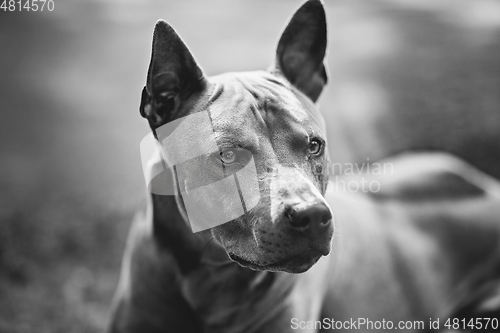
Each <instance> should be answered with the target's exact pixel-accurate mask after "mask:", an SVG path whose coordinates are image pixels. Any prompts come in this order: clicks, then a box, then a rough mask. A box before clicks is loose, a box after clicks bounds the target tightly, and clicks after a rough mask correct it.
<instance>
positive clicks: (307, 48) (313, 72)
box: [274, 0, 328, 102]
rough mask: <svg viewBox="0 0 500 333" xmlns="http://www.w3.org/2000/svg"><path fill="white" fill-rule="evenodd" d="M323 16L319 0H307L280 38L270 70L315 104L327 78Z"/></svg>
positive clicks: (324, 17)
mask: <svg viewBox="0 0 500 333" xmlns="http://www.w3.org/2000/svg"><path fill="white" fill-rule="evenodd" d="M326 34H327V33H326V15H325V10H324V8H323V4H322V2H321V1H320V0H309V1H307V2H306V3H305V4H304V5H302V7H300V8H299V9H298V10H297V12H296V13H295V14H294V15H293V17H292V19H291V20H290V22H289V23H288V25H287V27H286V28H285V31H284V32H283V34H282V35H281V38H280V40H279V42H278V49H277V51H276V63H275V68H274V70H276V71H278V72H279V73H281V74H282V75H284V76H285V77H286V78H287V80H288V81H290V83H292V84H293V85H294V86H295V87H297V88H298V89H299V90H300V91H302V92H303V93H304V94H305V95H307V96H308V97H309V98H310V99H311V100H312V101H314V102H316V100H317V99H318V97H319V95H320V94H321V91H322V90H323V87H324V86H325V84H326V82H327V80H328V78H327V73H326V69H325V65H324V64H323V59H324V57H325V51H326V38H327V37H326Z"/></svg>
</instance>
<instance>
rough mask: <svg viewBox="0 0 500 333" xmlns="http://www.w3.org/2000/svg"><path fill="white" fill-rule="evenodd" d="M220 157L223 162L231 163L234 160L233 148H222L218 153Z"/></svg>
mask: <svg viewBox="0 0 500 333" xmlns="http://www.w3.org/2000/svg"><path fill="white" fill-rule="evenodd" d="M220 159H221V161H222V163H224V164H233V163H234V162H235V161H236V153H235V152H234V150H224V151H222V152H221V153H220Z"/></svg>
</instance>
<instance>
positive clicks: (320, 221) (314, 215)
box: [287, 203, 332, 231]
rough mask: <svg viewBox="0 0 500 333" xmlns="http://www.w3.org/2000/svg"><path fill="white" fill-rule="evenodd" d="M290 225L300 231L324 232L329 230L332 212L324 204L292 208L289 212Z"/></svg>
mask: <svg viewBox="0 0 500 333" xmlns="http://www.w3.org/2000/svg"><path fill="white" fill-rule="evenodd" d="M287 216H288V219H289V221H290V225H291V226H292V227H293V228H296V229H300V230H308V229H311V230H314V231H322V230H325V229H327V228H328V226H329V225H330V223H331V219H332V212H331V211H330V208H328V207H327V206H326V205H325V204H324V203H315V204H312V205H307V206H294V207H290V208H289V209H288V212H287Z"/></svg>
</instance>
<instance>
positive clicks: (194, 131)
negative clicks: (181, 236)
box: [140, 111, 260, 233]
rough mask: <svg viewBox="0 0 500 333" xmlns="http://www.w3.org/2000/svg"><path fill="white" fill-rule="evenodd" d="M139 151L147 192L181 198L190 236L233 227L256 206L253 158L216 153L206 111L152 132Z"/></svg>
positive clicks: (239, 150) (233, 152)
mask: <svg viewBox="0 0 500 333" xmlns="http://www.w3.org/2000/svg"><path fill="white" fill-rule="evenodd" d="M155 134H156V137H155ZM140 150H141V161H142V168H143V172H144V178H145V181H146V186H147V188H148V190H149V192H151V193H153V194H157V195H180V196H182V199H183V201H184V206H185V208H186V212H187V216H188V220H189V221H188V222H189V224H190V226H191V230H192V231H193V233H194V232H199V231H202V230H206V229H210V228H213V227H216V226H218V225H221V224H224V223H226V222H229V221H232V220H234V219H236V218H238V217H240V216H242V215H244V214H245V213H246V212H248V211H249V210H251V209H252V208H253V207H255V206H256V205H257V203H258V202H259V200H260V191H259V184H258V178H257V170H256V167H255V161H254V158H253V155H252V153H251V152H250V151H248V150H246V149H242V148H231V149H230V154H229V155H227V152H226V153H225V150H224V149H222V148H219V147H218V145H217V142H216V139H215V133H214V130H213V127H212V122H211V120H210V116H209V114H208V111H202V112H198V113H195V114H192V115H189V116H186V117H182V118H180V119H177V120H174V121H172V122H169V123H167V124H165V125H163V126H161V127H159V128H157V129H156V130H155V133H149V134H148V135H147V136H146V137H144V139H143V140H142V141H141V144H140ZM224 154H226V156H230V157H231V162H232V163H227V162H228V161H227V159H226V160H224V159H223V158H222V156H223V155H224Z"/></svg>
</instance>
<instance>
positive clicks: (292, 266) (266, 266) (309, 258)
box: [229, 250, 322, 273]
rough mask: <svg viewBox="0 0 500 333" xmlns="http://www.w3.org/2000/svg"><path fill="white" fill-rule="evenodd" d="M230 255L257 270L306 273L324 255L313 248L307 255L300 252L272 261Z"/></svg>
mask: <svg viewBox="0 0 500 333" xmlns="http://www.w3.org/2000/svg"><path fill="white" fill-rule="evenodd" d="M229 257H230V258H231V260H233V261H235V262H237V263H238V264H239V265H240V266H243V267H247V268H250V269H252V270H255V271H271V272H287V273H304V272H306V271H307V270H309V268H311V267H312V266H313V265H314V264H315V263H316V262H317V261H318V260H319V259H320V258H321V257H322V254H321V253H320V252H318V251H315V250H312V251H311V253H309V254H307V255H306V254H299V255H295V256H293V257H290V258H287V259H283V260H279V261H276V262H272V263H267V262H264V263H262V262H257V261H249V260H246V259H243V258H241V257H240V256H237V255H235V254H229Z"/></svg>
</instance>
